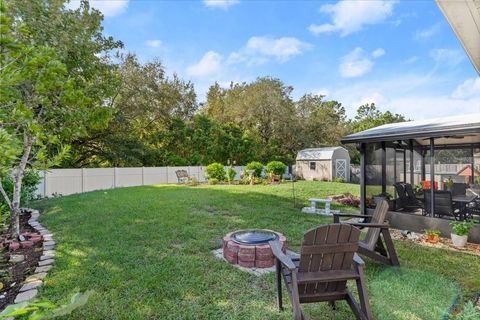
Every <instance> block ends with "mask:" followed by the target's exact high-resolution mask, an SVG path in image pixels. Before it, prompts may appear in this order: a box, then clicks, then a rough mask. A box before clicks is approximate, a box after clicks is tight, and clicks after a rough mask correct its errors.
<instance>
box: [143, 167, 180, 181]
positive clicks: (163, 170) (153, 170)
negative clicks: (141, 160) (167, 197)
mask: <svg viewBox="0 0 480 320" xmlns="http://www.w3.org/2000/svg"><path fill="white" fill-rule="evenodd" d="M175 181H176V180H175ZM168 182H169V181H168V179H167V167H145V168H143V184H144V185H152V184H165V183H168Z"/></svg>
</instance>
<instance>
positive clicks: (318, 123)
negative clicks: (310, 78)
mask: <svg viewBox="0 0 480 320" xmlns="http://www.w3.org/2000/svg"><path fill="white" fill-rule="evenodd" d="M323 99H324V96H322V95H314V94H305V95H304V96H302V97H301V98H300V99H299V100H298V101H297V102H296V103H295V105H296V110H297V114H298V125H297V126H298V129H297V136H298V137H297V141H298V146H297V149H296V150H295V151H298V150H300V149H303V148H311V147H319V146H333V145H338V144H340V139H341V138H342V137H343V136H345V135H346V134H347V130H348V129H347V126H346V124H347V122H346V115H345V108H344V107H342V104H341V103H339V102H337V101H334V100H331V101H324V100H323Z"/></svg>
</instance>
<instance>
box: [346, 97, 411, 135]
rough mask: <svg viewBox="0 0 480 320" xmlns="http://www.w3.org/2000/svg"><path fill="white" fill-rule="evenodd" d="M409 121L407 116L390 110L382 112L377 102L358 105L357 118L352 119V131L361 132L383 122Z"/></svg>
mask: <svg viewBox="0 0 480 320" xmlns="http://www.w3.org/2000/svg"><path fill="white" fill-rule="evenodd" d="M403 121H407V120H406V119H405V117H404V116H403V115H401V114H398V113H391V112H390V111H385V112H382V111H380V110H378V109H377V107H376V106H375V103H370V104H368V103H367V104H364V105H361V106H360V107H358V109H357V114H356V116H355V119H354V120H353V121H352V131H353V132H359V131H363V130H367V129H370V128H373V127H377V126H381V125H382V124H387V123H394V122H403Z"/></svg>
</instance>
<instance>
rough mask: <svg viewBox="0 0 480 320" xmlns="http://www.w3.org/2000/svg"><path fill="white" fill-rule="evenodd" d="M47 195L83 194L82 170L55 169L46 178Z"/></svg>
mask: <svg viewBox="0 0 480 320" xmlns="http://www.w3.org/2000/svg"><path fill="white" fill-rule="evenodd" d="M44 183H45V194H46V195H49V196H50V195H52V194H62V195H69V194H74V193H81V192H83V191H82V190H83V186H82V184H83V179H82V169H55V170H51V171H47V172H46V173H45V178H44Z"/></svg>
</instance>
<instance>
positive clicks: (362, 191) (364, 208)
mask: <svg viewBox="0 0 480 320" xmlns="http://www.w3.org/2000/svg"><path fill="white" fill-rule="evenodd" d="M365 166H366V163H365V143H361V144H360V210H361V214H367V204H366V201H365V197H366V194H367V193H366V186H365V181H366V179H365V171H366V170H365Z"/></svg>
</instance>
